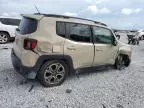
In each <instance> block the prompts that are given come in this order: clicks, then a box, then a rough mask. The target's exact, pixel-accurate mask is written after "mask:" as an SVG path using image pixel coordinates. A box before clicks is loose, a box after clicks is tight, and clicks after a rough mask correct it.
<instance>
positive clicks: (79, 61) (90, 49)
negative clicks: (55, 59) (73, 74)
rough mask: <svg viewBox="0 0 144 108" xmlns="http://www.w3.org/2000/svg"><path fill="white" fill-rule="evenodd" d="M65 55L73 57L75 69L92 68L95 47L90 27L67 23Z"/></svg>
mask: <svg viewBox="0 0 144 108" xmlns="http://www.w3.org/2000/svg"><path fill="white" fill-rule="evenodd" d="M66 32H67V33H66V34H67V39H66V40H65V44H64V54H65V55H69V56H71V58H72V60H73V65H74V68H75V69H76V68H81V67H89V66H92V62H93V57H94V45H93V43H92V35H91V29H90V26H89V25H83V24H77V23H66Z"/></svg>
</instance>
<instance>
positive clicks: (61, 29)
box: [56, 22, 66, 37]
mask: <svg viewBox="0 0 144 108" xmlns="http://www.w3.org/2000/svg"><path fill="white" fill-rule="evenodd" d="M56 33H57V35H59V36H61V37H65V34H66V31H65V23H64V22H56Z"/></svg>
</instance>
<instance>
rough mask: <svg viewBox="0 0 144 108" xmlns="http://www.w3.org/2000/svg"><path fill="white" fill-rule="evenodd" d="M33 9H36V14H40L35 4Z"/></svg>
mask: <svg viewBox="0 0 144 108" xmlns="http://www.w3.org/2000/svg"><path fill="white" fill-rule="evenodd" d="M34 7H35V9H36V10H37V12H38V14H40V11H39V10H38V8H37V6H36V4H34Z"/></svg>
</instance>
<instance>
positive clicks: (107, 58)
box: [92, 27, 118, 66]
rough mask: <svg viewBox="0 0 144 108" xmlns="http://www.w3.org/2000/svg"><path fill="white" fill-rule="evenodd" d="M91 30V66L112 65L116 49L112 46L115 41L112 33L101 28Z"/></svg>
mask: <svg viewBox="0 0 144 108" xmlns="http://www.w3.org/2000/svg"><path fill="white" fill-rule="evenodd" d="M92 29H93V38H94V46H95V57H94V63H93V66H96V65H105V64H114V62H115V58H116V54H117V51H118V48H117V46H114V45H113V44H112V43H113V39H115V37H114V35H113V33H112V31H111V30H109V29H107V28H103V27H93V28H92Z"/></svg>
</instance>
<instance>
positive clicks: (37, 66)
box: [34, 55, 74, 73]
mask: <svg viewBox="0 0 144 108" xmlns="http://www.w3.org/2000/svg"><path fill="white" fill-rule="evenodd" d="M52 60H61V61H64V62H65V64H66V65H68V68H69V72H70V73H71V72H73V71H74V67H73V61H72V58H71V57H70V56H68V55H43V56H40V57H39V59H38V60H37V63H36V64H35V66H34V67H35V70H36V71H37V72H38V71H39V70H40V68H41V67H42V65H43V64H44V63H46V62H47V61H52Z"/></svg>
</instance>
